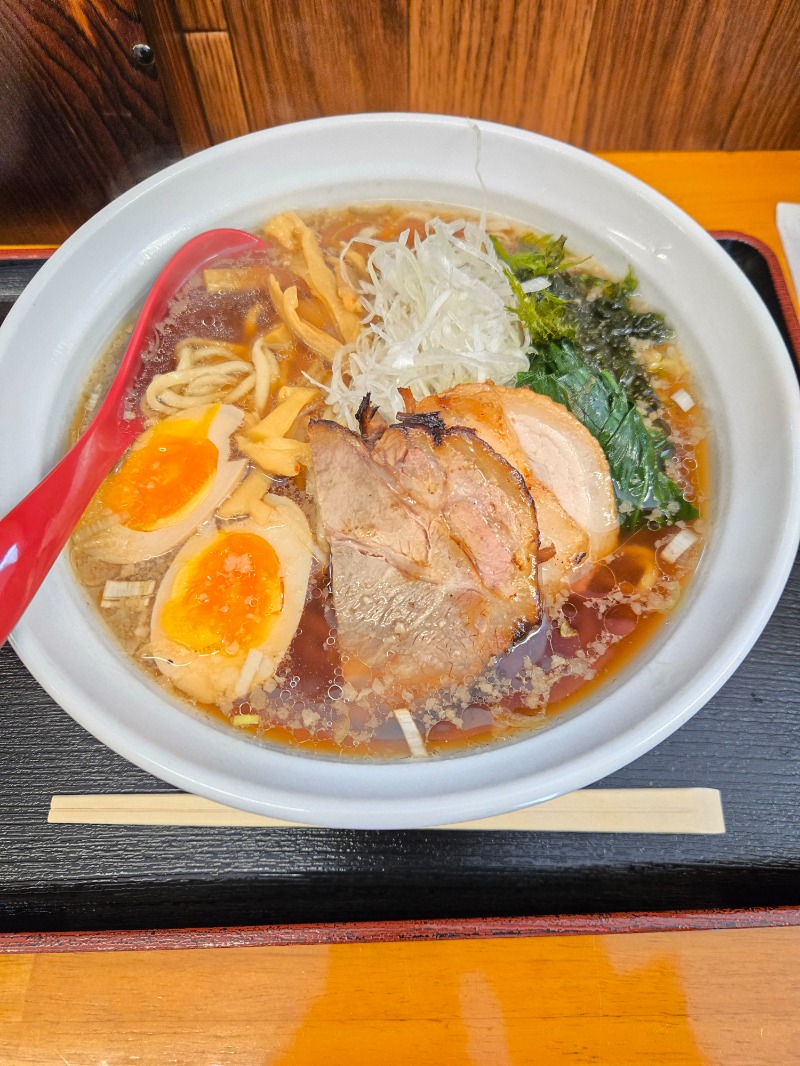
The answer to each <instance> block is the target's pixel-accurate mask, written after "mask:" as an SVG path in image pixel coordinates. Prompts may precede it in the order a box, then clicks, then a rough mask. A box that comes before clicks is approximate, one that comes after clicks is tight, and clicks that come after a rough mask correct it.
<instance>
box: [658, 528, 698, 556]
mask: <svg viewBox="0 0 800 1066" xmlns="http://www.w3.org/2000/svg"><path fill="white" fill-rule="evenodd" d="M698 539H699V538H698V536H697V534H696V533H693V532H692V530H691V529H682V530H681V531H680V532H679V533H676V534H675V536H674V537H672V539H671V540H670V541H669V542H668V543H667V544H666V545H665V546H664V547H663V548H662V549H661V558H662V559H664V560H665V561H666V562H668V563H675V562H677V561H678V559H680V557H681V556H682V555H683V554H684V552H687V551H688V550H689V548H691V547H692V546H693V545H694V544H695V543H696V542H697V540H698Z"/></svg>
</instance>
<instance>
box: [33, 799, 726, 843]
mask: <svg viewBox="0 0 800 1066" xmlns="http://www.w3.org/2000/svg"><path fill="white" fill-rule="evenodd" d="M47 820H48V822H53V823H68V824H73V825H74V824H84V825H171V826H216V827H221V826H238V827H252V828H290V829H299V828H308V826H302V825H299V824H298V823H296V822H284V821H281V820H280V819H277V818H267V817H265V816H264V815H260V814H251V813H249V812H247V811H240V810H236V809H235V808H233V807H226V806H224V805H223V804H221V803H215V802H213V801H212V800H207V799H203V798H202V797H200V796H193V795H190V794H188V793H184V792H168V793H159V792H152V793H133V794H129V793H125V794H94V795H84V796H53V797H52V800H51V802H50V811H49V814H48V818H47ZM436 828H437V829H488V830H513V831H521V832H548V833H555V832H558V833H681V834H683V833H692V834H718V833H724V832H725V820H724V816H723V811H722V798H721V796H720V793H719V792H718V791H717V789H714V788H592V789H582V790H580V791H577V792H570V793H568V794H567V795H566V796H559V797H558V798H557V799H552V800H548V801H547V802H546V803H540V804H537V805H536V806H535V807H527V808H525V809H524V810H520V811H512V812H511V813H510V814H501V815H497V816H496V817H494V818H479V819H477V820H475V821H468V822H458V823H456V824H453V825H441V826H436Z"/></svg>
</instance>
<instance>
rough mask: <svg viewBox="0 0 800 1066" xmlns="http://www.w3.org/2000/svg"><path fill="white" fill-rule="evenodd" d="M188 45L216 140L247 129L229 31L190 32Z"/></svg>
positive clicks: (211, 130) (213, 136)
mask: <svg viewBox="0 0 800 1066" xmlns="http://www.w3.org/2000/svg"><path fill="white" fill-rule="evenodd" d="M186 47H187V49H188V52H189V62H190V63H191V65H192V67H193V69H194V71H195V75H196V77H197V89H198V92H199V94H200V100H201V103H202V105H203V112H204V114H205V117H206V121H207V123H208V130H209V134H210V137H211V140H212V141H213V142H215V143H216V142H219V141H226V140H228V139H229V138H231V137H240V136H242V134H244V133H247V132H248V124H247V115H246V114H245V111H244V104H243V102H242V91H241V86H240V84H239V72H238V70H237V68H236V63H235V62H234V59H233V51H232V50H231V42H230V38H229V36H228V34H227V33H221V32H219V31H214V32H209V33H191V34H188V35H187V37H186Z"/></svg>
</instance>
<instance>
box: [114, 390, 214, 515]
mask: <svg viewBox="0 0 800 1066" xmlns="http://www.w3.org/2000/svg"><path fill="white" fill-rule="evenodd" d="M218 409H219V408H218V406H216V405H215V406H212V407H210V408H209V409H208V411H207V412H206V413H205V414H204V415H203V417H202V418H200V419H189V418H176V419H168V420H166V421H164V422H159V423H158V424H157V425H155V426H153V428H152V429H149V430H147V431H146V433H145V434H143V436H142V437H141V438H140V440H142V443H141V445H139V446H137V447H135V448H134V449H133V450H132V451H130V452H129V453H128V455H127V456H126V458H125V460H124V461H123V463H122V466H120V468H119V470H117V471H116V473H114V474H112V475H111V476H110V477H109V478H107V479H106V482H105V484H104V485H103V489H102V492H101V502H102V504H103V505H104V506H105V507H107V508H108V509H109V510H111V511H113V512H114V514H117V515H120V516H124V517H123V519H122V520H123V524H124V525H126V526H127V527H128V528H129V529H136V530H142V531H151V530H154V529H160V528H161V527H162V526H166V525H170V524H171V523H172V522H175V521H177V519H179V518H181V517H183V515H184V514H186V513H188V512H189V511H190V510H191V509H192V508H193V507H194V506H195V505H196V504H197V502H198V501H199V500H200V499H202V497H203V496H204V495H205V493H206V492H207V491H208V488H209V486H210V484H211V482H212V481H213V480H214V475H215V474H216V471H217V461H218V458H219V451H218V449H217V446H216V445H215V444H213V443H212V441H210V440H209V439H208V430H209V426H210V425H211V422H212V421H213V419H214V415H215V414H216V413H217V411H218Z"/></svg>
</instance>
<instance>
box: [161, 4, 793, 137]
mask: <svg viewBox="0 0 800 1066" xmlns="http://www.w3.org/2000/svg"><path fill="white" fill-rule="evenodd" d="M146 5H147V6H148V7H152V8H154V9H164V10H165V11H166V10H169V11H172V10H173V9H174V8H177V10H178V13H179V20H180V24H181V26H182V29H183V31H184V32H185V35H186V39H187V41H188V40H189V39H190V38H191V36H192V34H193V33H194V32H195V31H205V30H209V29H216V30H218V31H222V32H227V33H228V34H229V35H230V39H231V43H232V46H233V53H234V57H235V61H236V64H237V66H238V68H239V74H240V82H241V88H242V101H243V105H244V107H245V109H246V112H247V116H248V123H249V128H250V129H260V128H262V127H265V126H269V125H273V124H275V123H278V122H291V121H293V120H296V119H303V118H308V117H311V116H316V115H326V114H338V113H342V112H352V111H361V110H363V111H380V110H393V111H397V110H406V109H407V108H411V109H413V110H418V111H426V112H437V111H438V112H446V113H452V114H458V115H467V116H471V117H476V116H477V117H481V118H486V119H490V120H494V121H499V122H508V123H512V124H516V125H520V126H522V127H524V128H526V129H532V130H536V131H538V132H541V133H546V134H548V135H551V136H554V137H558V138H561V139H563V140H568V141H571V142H573V143H575V144H578V145H580V146H581V147H585V148H592V149H602V150H612V149H626V150H631V149H660V150H664V149H700V148H705V149H713V148H722V147H725V148H728V149H737V148H800V97H799V96H798V94H800V79H798V78H797V77H796V76H794V72H795V71H796V70H797V69H798V65H800V5H798V4H797V2H796V0H735V2H733V3H732V2H730V0H661V2H659V3H654V2H653V0H445V2H444V3H437V4H433V3H430V2H429V0H383V2H382V3H376V2H374V0H330V2H328V3H323V2H322V0H300V2H299V3H295V4H293V5H288V6H287V5H285V4H282V3H280V2H279V0H260V2H259V3H251V2H249V0H146ZM156 47H157V48H158V47H159V45H158V40H157V35H156ZM207 62H208V57H206V56H204V55H201V54H197V55H196V56H195V57H194V58H193V60H192V66H193V70H194V73H195V76H196V80H195V84H196V85H198V86H199V85H200V84H201V81H202V78H203V74H202V71H203V67H204V64H205V63H207ZM189 85H190V82H189V81H187V82H186V84H183V83H182V84H181V86H180V89H181V92H180V95H178V96H176V97H174V98H173V97H172V96H170V99H171V100H172V102H173V112H174V114H175V119H176V123H177V124H178V125H180V122H181V112H182V109H183V108H184V107H186V106H187V99H186V94H187V92H188V86H189ZM193 106H197V101H196V102H195V104H194V105H193ZM201 106H202V105H201Z"/></svg>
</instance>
